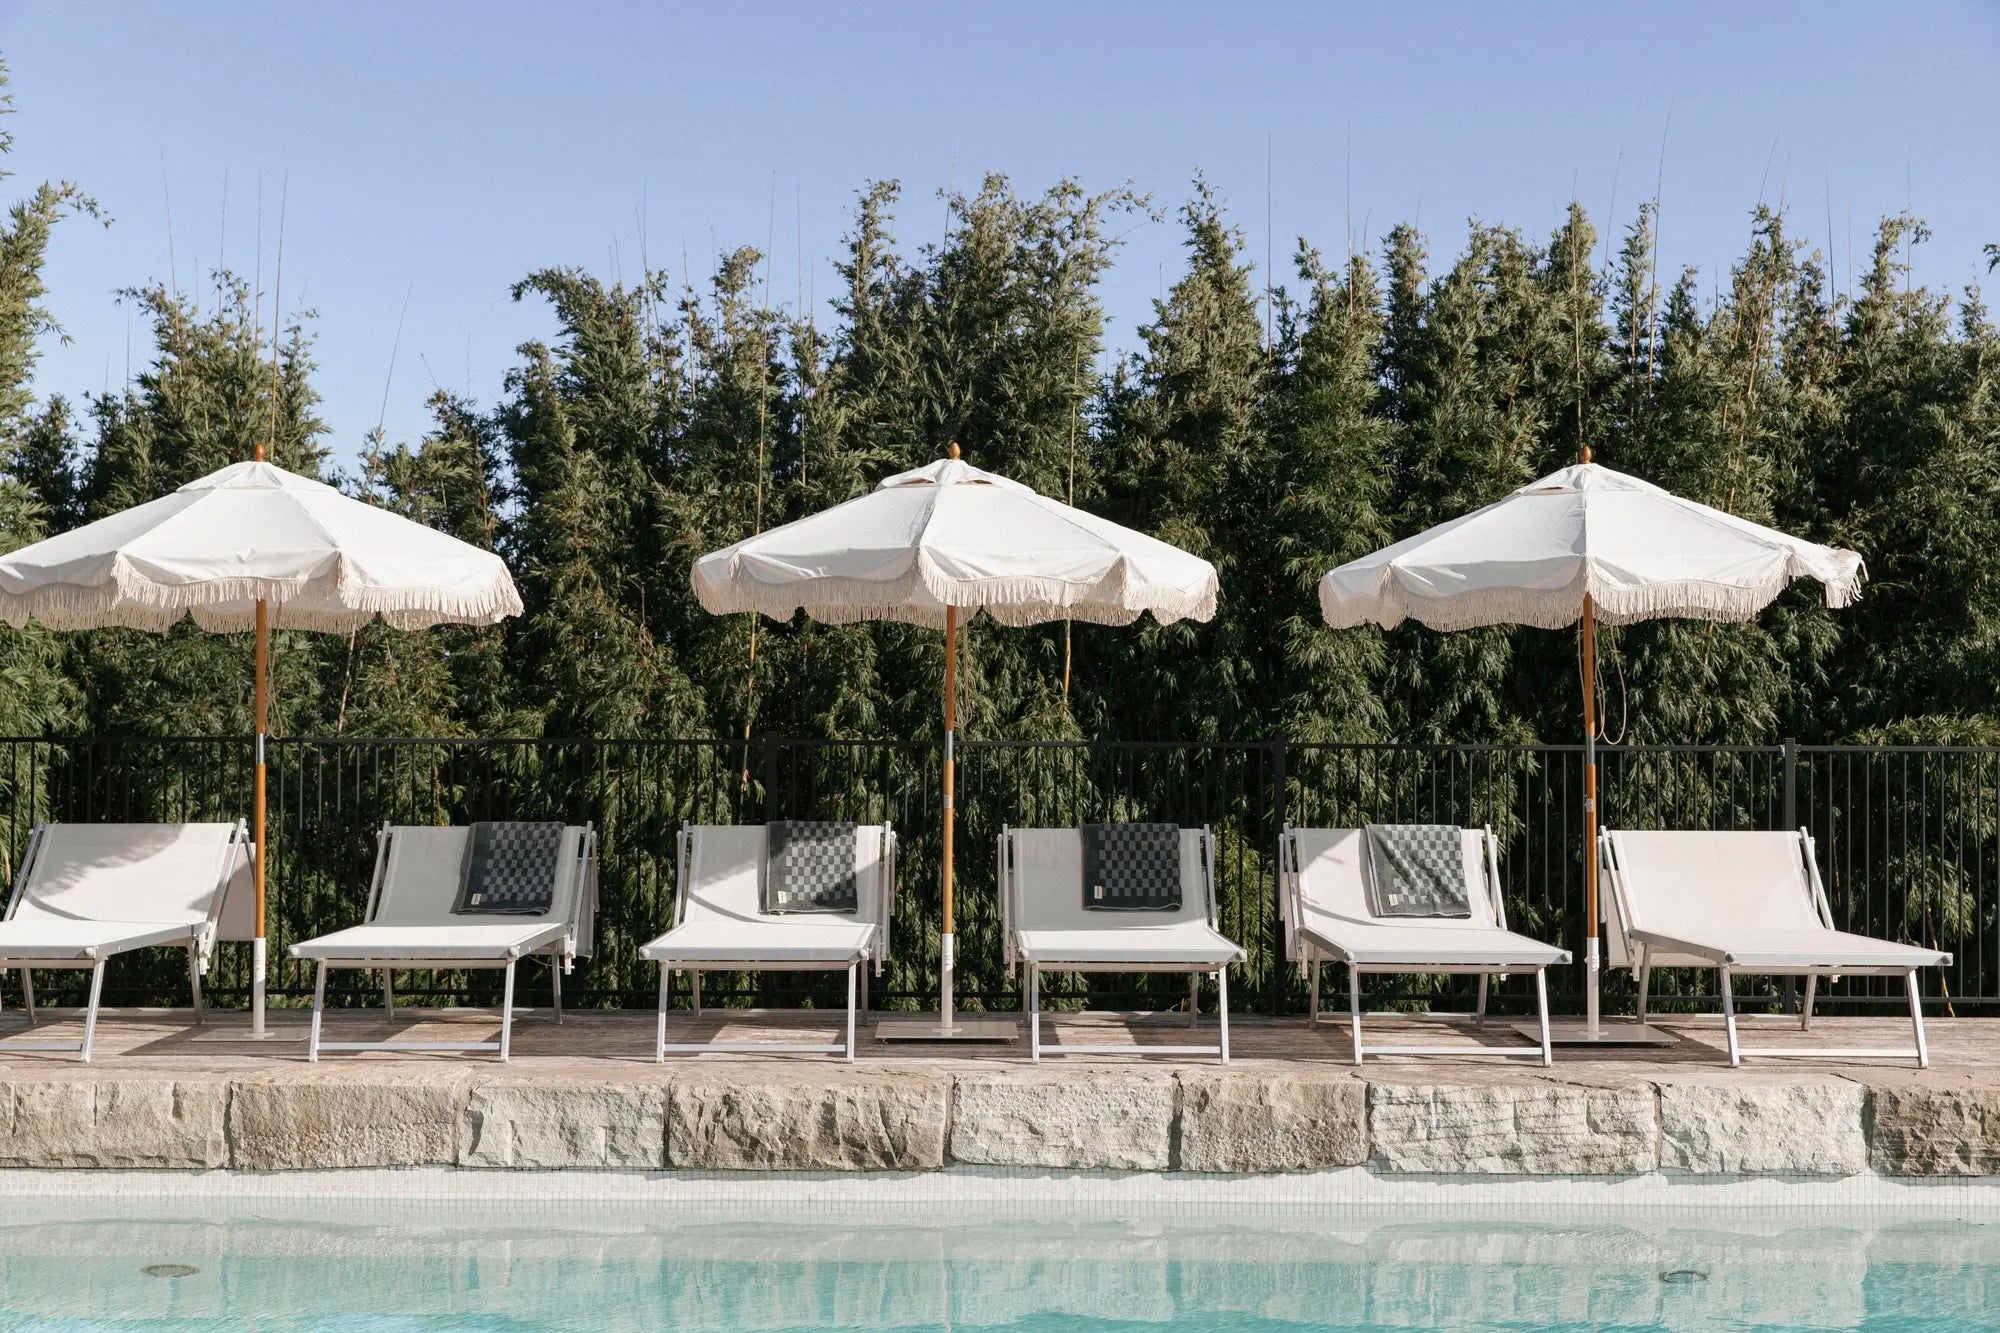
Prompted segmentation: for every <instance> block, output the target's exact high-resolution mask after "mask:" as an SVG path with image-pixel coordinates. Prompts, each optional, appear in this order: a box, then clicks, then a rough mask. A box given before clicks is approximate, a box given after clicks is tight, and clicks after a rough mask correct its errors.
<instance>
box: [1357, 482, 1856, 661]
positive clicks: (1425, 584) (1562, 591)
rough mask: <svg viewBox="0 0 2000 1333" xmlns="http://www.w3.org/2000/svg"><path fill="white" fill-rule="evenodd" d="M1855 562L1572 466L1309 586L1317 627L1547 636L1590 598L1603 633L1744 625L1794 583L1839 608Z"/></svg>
mask: <svg viewBox="0 0 2000 1333" xmlns="http://www.w3.org/2000/svg"><path fill="white" fill-rule="evenodd" d="M1864 577H1866V571H1865V570H1864V569H1863V568H1862V564H1861V557H1860V556H1858V555H1856V554H1855V553H1854V552H1852V551H1842V550H1837V549H1835V548H1833V547H1830V546H1820V545H1816V544H1815V543H1813V542H1809V541H1803V540H1801V539H1799V538H1797V537H1791V536H1787V535H1786V534H1784V533H1782V532H1779V531H1777V530H1776V529H1774V528H1767V527H1763V526H1760V525H1759V524H1756V523H1751V522H1748V521H1746V520H1744V519H1740V518H1737V517H1735V516H1734V515H1733V514H1725V513H1723V512H1722V511H1721V510H1719V509H1711V508H1709V507H1708V506H1707V505H1704V504H1696V503H1695V502H1694V501H1692V500H1683V499H1681V498H1680V497H1679V496H1677V495H1675V494H1673V493H1672V492H1671V491H1665V490H1662V489H1660V488H1659V487H1658V486H1655V485H1653V484H1651V483H1650V482H1644V481H1640V480H1639V479H1638V478H1637V477H1629V476H1626V475H1625V474H1624V473H1622V472H1613V471H1612V470H1611V469H1610V468H1606V467H1599V466H1598V465H1596V464H1595V463H1577V464H1575V465H1573V466H1570V467H1566V468H1564V469H1563V470H1562V471H1560V472H1556V473H1553V474H1551V475H1549V476H1546V477H1543V478H1542V479H1541V480H1540V481H1537V482H1534V483H1532V484H1530V485H1527V486H1523V487H1522V488H1521V489H1520V490H1518V491H1515V492H1514V493H1513V494H1512V495H1509V496H1508V497H1507V498H1506V499H1504V500H1500V501H1497V502H1496V503H1494V504H1490V505H1487V506H1486V507H1485V508H1484V509H1479V510H1475V511H1474V512H1472V513H1470V514H1467V515H1465V516H1464V517H1463V518H1455V519H1453V520H1451V521H1450V522H1449V523H1441V524H1439V525H1438V526H1437V527H1435V528H1432V529H1431V530H1430V531H1428V532H1421V533H1418V534H1417V535H1416V536H1414V537H1411V538H1409V539H1408V540H1406V541H1400V542H1397V543H1396V544H1395V545H1394V546H1390V547H1386V548H1384V549H1383V550H1380V551H1377V552H1375V554H1373V555H1368V556H1363V557H1362V558H1361V559H1359V560H1354V561H1350V562H1349V563H1347V564H1345V565H1342V566H1341V567H1340V568H1338V569H1336V570H1334V571H1332V572H1331V573H1329V574H1328V575H1326V577H1325V578H1323V579H1321V580H1320V585H1319V604H1320V610H1321V611H1322V612H1324V613H1325V616H1326V620H1327V623H1328V624H1330V625H1338V626H1352V625H1365V624H1369V623H1374V624H1378V625H1382V626H1385V627H1386V626H1392V625H1396V624H1399V623H1400V622H1402V621H1403V620H1404V619H1406V618H1407V619H1410V620H1415V621H1419V622H1421V623H1422V624H1425V625H1428V626H1430V627H1431V628H1432V629H1441V630H1459V629H1471V628H1474V627H1475V626H1479V625H1535V626H1539V627H1541V628H1543V629H1558V628H1560V627H1562V626H1564V625H1573V624H1575V623H1576V622H1577V621H1578V620H1579V619H1581V618H1582V616H1583V607H1584V599H1585V598H1586V597H1587V598H1589V599H1590V602H1591V605H1592V606H1593V608H1594V609H1595V612H1596V617H1597V619H1598V620H1600V621H1602V622H1604V623H1606V624H1612V625H1624V624H1629V623H1631V622H1633V621H1637V620H1652V619H1661V618H1684V619H1693V620H1748V619H1750V618H1752V617H1753V616H1755V615H1756V614H1757V613H1758V612H1759V611H1761V610H1763V609H1764V607H1765V606H1766V605H1768V604H1769V603H1770V601H1771V599H1772V598H1774V597H1776V596H1777V595H1778V594H1779V593H1780V592H1781V591H1783V590H1784V587H1785V585H1786V584H1788V583H1790V582H1791V581H1792V580H1793V579H1799V578H1811V579H1817V580H1819V581H1820V582H1821V583H1822V584H1824V585H1825V587H1826V604H1827V605H1828V606H1832V607H1841V606H1846V605H1848V604H1849V603H1850V602H1852V601H1853V600H1854V599H1855V598H1856V597H1857V596H1859V595H1860V590H1861V581H1862V579H1863V578H1864Z"/></svg>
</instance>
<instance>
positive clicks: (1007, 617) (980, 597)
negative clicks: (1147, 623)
mask: <svg viewBox="0 0 2000 1333" xmlns="http://www.w3.org/2000/svg"><path fill="white" fill-rule="evenodd" d="M1078 587H1079V585H1076V584H1071V583H1065V582H1063V581H1062V580H1059V579H1046V578H1034V577H1020V578H1007V579H982V580H979V581H977V582H974V583H963V582H955V581H949V580H943V579H940V580H937V582H936V583H935V584H933V582H932V580H930V579H926V578H923V577H922V576H921V575H919V574H915V573H912V574H910V575H907V576H905V577H904V578H902V579H899V580H896V581H895V582H891V583H879V582H871V581H869V580H865V579H812V580H802V581H801V582H799V583H797V584H791V585H786V586H785V587H783V588H772V589H770V590H769V591H764V590H760V589H756V588H744V587H742V586H740V585H739V586H735V587H730V586H724V587H719V588H718V587H715V586H713V585H710V584H707V583H704V582H702V581H701V580H699V579H697V580H696V581H695V596H696V599H697V600H698V601H700V603H701V605H702V608H703V609H704V610H706V611H708V612H710V613H711V614H714V615H736V614H746V613H747V614H760V615H765V616H769V617H770V618H771V619H773V620H778V621H788V620H790V619H791V618H792V616H793V615H794V614H796V613H797V612H799V611H804V612H805V613H806V614H807V615H808V616H810V617H812V618H813V619H814V620H817V621H820V622H822V623H824V624H830V625H845V624H856V623H859V622H862V621H868V620H891V621H900V622H902V623H904V624H910V625H925V626H929V627H932V628H937V627H941V626H942V625H943V624H944V607H943V606H927V605H921V604H916V603H913V602H912V601H911V600H910V598H912V597H913V596H914V595H915V594H916V593H917V592H918V591H919V590H921V591H922V592H923V593H925V594H927V595H929V596H930V597H933V598H935V599H936V600H937V601H939V602H948V603H949V604H950V605H953V606H956V607H958V608H959V610H961V611H969V612H971V613H973V614H975V615H976V614H977V613H978V612H980V611H984V612H986V614H987V615H989V616H991V617H992V618H993V619H994V620H996V621H998V622H999V623H1001V624H1003V625H1010V626H1016V627H1018V626H1025V625H1035V624H1044V623H1047V622H1049V621H1053V620H1081V621H1084V622H1086V623H1088V624H1095V625H1129V624H1131V623H1132V622H1133V621H1135V620H1137V619H1138V618H1139V617H1140V616H1142V615H1144V614H1145V613H1146V612H1148V611H1150V612H1152V613H1153V618H1154V619H1155V620H1158V621H1159V622H1160V623H1162V624H1170V623H1172V622H1173V621H1176V620H1183V619H1191V620H1208V619H1211V618H1212V617H1213V616H1214V615H1215V602H1216V587H1215V581H1214V580H1213V579H1210V580H1208V582H1207V584H1206V585H1205V586H1204V587H1203V588H1201V589H1200V590H1199V591H1194V592H1190V591H1188V590H1186V589H1183V588H1173V587H1166V586H1160V585H1153V586H1147V587H1141V588H1124V589H1121V590H1120V591H1121V592H1122V594H1123V596H1122V599H1121V600H1120V601H1116V602H1114V601H1107V600H1104V599H1102V598H1101V597H1098V596H1096V591H1097V589H1098V588H1101V587H1102V585H1087V586H1085V588H1084V592H1083V595H1082V596H1078V595H1077V591H1078Z"/></svg>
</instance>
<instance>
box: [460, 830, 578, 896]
mask: <svg viewBox="0 0 2000 1333" xmlns="http://www.w3.org/2000/svg"><path fill="white" fill-rule="evenodd" d="M563 828H564V826H563V825H562V824H554V823H549V824H543V823H527V822H525V821H521V820H482V821H480V822H479V823H476V824H474V825H473V826H472V836H471V837H470V838H469V839H467V840H466V847H465V867H464V870H463V871H462V872H461V873H460V875H459V883H458V900H457V901H456V902H454V903H453V904H452V908H451V910H452V912H453V913H454V914H456V915H459V916H540V915H542V914H543V913H544V912H547V911H548V910H549V908H550V907H551V906H552V905H553V904H554V902H555V896H556V855H557V853H558V852H559V851H560V850H561V847H562V835H563Z"/></svg>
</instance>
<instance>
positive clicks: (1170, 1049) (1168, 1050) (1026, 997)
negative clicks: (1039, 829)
mask: <svg viewBox="0 0 2000 1333" xmlns="http://www.w3.org/2000/svg"><path fill="white" fill-rule="evenodd" d="M1018 831H1020V830H1017V829H1015V828H1013V827H1011V826H1008V825H1002V826H1001V830H1000V852H999V874H1000V933H1001V936H1002V937H1003V939H1004V940H1005V942H1006V946H1005V947H1006V956H1005V961H1006V965H1007V972H1008V975H1009V976H1018V975H1019V973H1018V972H1017V970H1016V969H1017V968H1022V969H1024V970H1025V972H1026V976H1025V978H1024V979H1023V983H1022V988H1021V1009H1022V1012H1023V1013H1025V1014H1026V1015H1027V1016H1028V1058H1029V1059H1031V1060H1033V1061H1035V1062H1037V1063H1039V1062H1040V1061H1041V1058H1042V1054H1043V1051H1042V973H1043V972H1044V971H1049V972H1165V973H1169V974H1171V973H1177V972H1185V973H1187V974H1188V1016H1187V1025H1188V1027H1189V1028H1190V1029H1192V1028H1194V1027H1196V1026H1197V1025H1198V1024H1199V1023H1200V1020H1201V1003H1200V1001H1201V979H1202V978H1203V977H1205V976H1211V975H1212V976H1214V978H1215V993H1216V1020H1217V1033H1216V1041H1215V1044H1214V1045H1200V1044H1194V1045H1179V1046H1072V1045H1070V1044H1069V1043H1067V1042H1065V1043H1063V1044H1062V1045H1060V1046H1058V1047H1056V1048H1055V1049H1054V1051H1053V1052H1052V1053H1053V1054H1055V1055H1213V1056H1215V1057H1217V1059H1219V1060H1220V1061H1221V1062H1222V1063H1223V1064H1228V1063H1229V964H1227V963H1224V964H1222V965H1220V966H1217V965H1216V964H1214V963H1162V962H1151V961H1148V962H1145V963H1140V964H1134V963H1132V962H1131V961H1129V960H1117V959H1113V960H1108V961H1105V962H1080V963H1079V962H1063V963H1059V964H1050V965H1049V966H1048V967H1046V968H1044V967H1043V966H1042V965H1041V964H1039V963H1035V962H1032V961H1030V960H1028V959H1025V958H1023V957H1021V956H1020V951H1019V949H1018V948H1017V947H1016V943H1015V929H1014V922H1015V919H1016V916H1017V914H1018V912H1019V900H1020V897H1021V895H1022V893H1023V889H1022V884H1021V873H1020V866H1019V864H1018V863H1017V861H1016V858H1015V856H1014V834H1015V833H1016V832H1018ZM1200 865H1201V892H1202V911H1203V915H1204V918H1205V919H1206V920H1207V922H1208V924H1209V927H1210V929H1212V930H1215V931H1217V932H1218V933H1220V931H1221V926H1220V924H1219V923H1218V920H1217V916H1216V902H1215V837H1214V834H1213V833H1212V832H1211V831H1210V830H1209V828H1208V827H1207V826H1206V825H1204V826H1203V827H1202V830H1201V862H1200Z"/></svg>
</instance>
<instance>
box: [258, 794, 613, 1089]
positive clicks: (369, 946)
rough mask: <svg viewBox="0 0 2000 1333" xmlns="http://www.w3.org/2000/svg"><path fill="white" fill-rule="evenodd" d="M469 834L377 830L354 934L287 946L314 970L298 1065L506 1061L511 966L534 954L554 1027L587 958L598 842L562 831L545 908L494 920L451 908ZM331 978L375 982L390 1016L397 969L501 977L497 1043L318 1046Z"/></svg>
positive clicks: (591, 835)
mask: <svg viewBox="0 0 2000 1333" xmlns="http://www.w3.org/2000/svg"><path fill="white" fill-rule="evenodd" d="M472 839H473V829H471V828H467V827H464V826H460V827H455V828H431V827H422V826H414V825H389V824H385V825H383V826H382V830H381V832H380V833H378V834H377V835H376V844H375V875H374V879H373V881H372V882H371V883H370V885H369V889H368V910H367V912H366V914H365V915H364V916H363V918H362V921H363V924H361V925H359V926H352V927H349V928H348V929H346V930H337V931H335V932H334V933H332V934H331V935H321V936H319V937H318V938H317V939H310V940H305V941H303V942H301V943H299V944H294V945H293V946H292V957H294V958H302V959H306V960H307V961H310V962H315V963H318V964H319V969H318V976H317V977H316V979H315V980H314V982H313V1016H312V1036H311V1041H310V1044H309V1045H308V1046H307V1048H306V1058H307V1059H308V1060H317V1059H319V1055H320V1052H321V1051H495V1052H498V1054H499V1056H500V1058H501V1059H502V1060H505V1059H507V1055H508V1049H509V1045H510V1042H511V1040H512V1037H513V1031H514V965H515V964H516V963H518V962H519V961H520V960H521V959H523V958H527V957H530V956H532V955H535V954H542V955H546V956H547V958H548V960H549V971H550V977H551V985H552V987H553V989H554V1001H555V1018H556V1021H557V1022H558V1023H560V1022H561V1021H562V974H563V973H564V972H565V971H567V970H568V969H569V967H570V966H571V964H572V962H573V961H574V960H575V959H578V958H588V957H589V956H590V953H591V947H592V942H593V932H594V930H595V922H596V913H597V833H596V831H595V830H594V829H593V828H591V826H590V825H588V824H584V825H574V824H573V825H570V826H569V827H567V828H564V829H563V830H562V831H561V836H560V838H559V840H558V841H557V844H556V853H555V861H554V871H553V883H552V884H551V886H550V891H549V892H548V894H547V902H546V906H545V907H543V908H541V909H540V910H536V911H531V912H529V911H522V912H506V913H504V914H497V913H495V912H494V909H493V908H492V907H491V905H487V906H486V907H485V908H484V909H483V910H454V909H455V908H458V907H459V906H460V901H459V900H460V897H461V891H462V889H463V888H464V886H465V877H466V867H467V862H468V858H469V853H470V851H471V848H472ZM336 968H345V969H349V970H356V971H371V972H380V973H381V974H382V999H383V1006H384V1008H385V1009H386V1010H387V1012H388V1015H389V1017H390V1018H394V1017H395V1015H396V992H395V985H394V980H393V974H394V972H395V970H396V969H398V968H437V969H443V970H449V971H460V970H463V969H468V968H501V969H504V970H505V972H506V980H505V982H504V984H503V985H502V988H501V1000H500V1040H498V1041H497V1042H496V1041H477V1042H449V1041H322V1040H321V1039H320V1025H321V1020H322V1018H323V1016H324V1014H325V1010H326V975H327V973H328V972H329V971H332V970H334V969H336Z"/></svg>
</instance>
